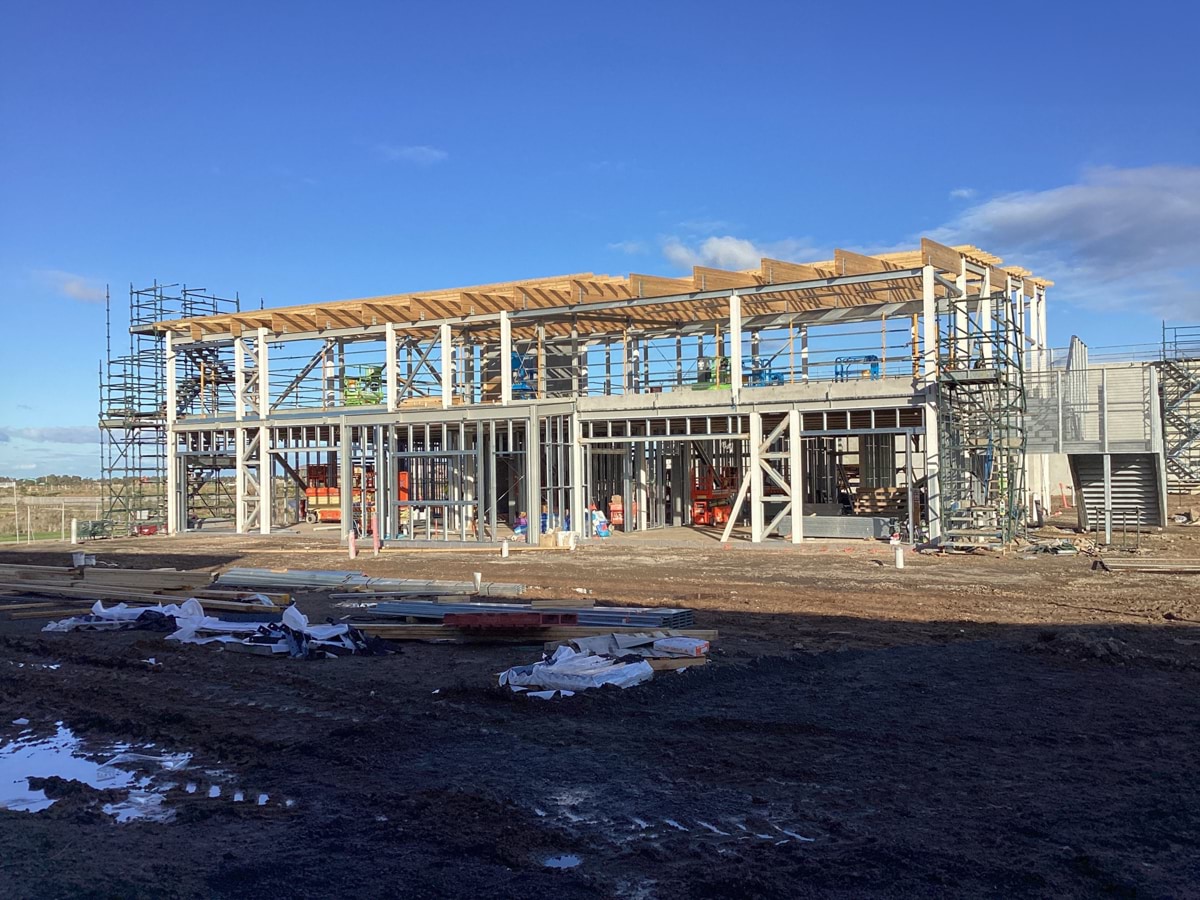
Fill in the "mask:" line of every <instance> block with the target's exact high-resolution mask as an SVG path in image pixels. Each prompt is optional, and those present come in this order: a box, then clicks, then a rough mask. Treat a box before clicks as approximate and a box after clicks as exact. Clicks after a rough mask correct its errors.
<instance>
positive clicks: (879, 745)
mask: <svg viewBox="0 0 1200 900" xmlns="http://www.w3.org/2000/svg"><path fill="white" fill-rule="evenodd" d="M1149 546H1150V549H1151V550H1152V553H1151V554H1150V558H1165V557H1178V558H1200V528H1197V529H1189V528H1178V529H1173V530H1172V531H1171V532H1169V533H1168V534H1167V535H1164V536H1160V537H1155V538H1153V539H1150V540H1149ZM322 548H324V549H322ZM89 549H94V550H96V551H98V552H99V553H101V558H102V559H108V560H111V561H115V562H120V563H122V564H124V565H129V566H135V567H139V568H150V567H154V566H161V565H172V566H179V567H182V568H207V567H217V566H225V565H266V566H273V567H284V566H290V567H293V568H295V567H308V568H322V569H332V568H356V569H361V570H364V571H367V572H368V573H371V574H389V575H395V576H402V577H417V578H427V577H439V578H464V579H467V578H469V577H470V573H471V572H472V571H482V572H483V576H484V578H485V580H497V581H522V582H525V583H527V584H528V585H529V586H530V594H532V595H533V596H545V597H554V596H576V594H575V591H574V589H575V588H583V589H586V590H591V591H593V592H594V596H595V597H596V599H597V600H599V601H601V602H616V603H638V604H650V605H672V606H674V605H687V606H691V607H694V608H695V609H696V610H697V624H698V626H699V627H705V628H708V627H712V628H718V629H720V632H721V637H720V639H719V640H718V642H717V644H716V650H715V651H714V655H713V663H712V665H710V666H708V667H706V668H704V669H693V670H690V671H687V672H686V673H684V674H680V675H675V674H671V675H668V676H665V677H663V676H660V677H658V678H657V679H655V681H653V682H651V683H649V684H647V685H642V686H640V687H637V688H633V689H631V690H628V691H625V692H619V691H614V692H612V693H609V692H601V693H597V694H592V695H578V696H576V697H574V698H570V699H567V700H556V701H552V702H543V701H532V700H528V699H523V698H519V697H513V696H510V695H509V694H507V693H505V692H504V691H501V690H500V689H498V688H497V687H495V673H496V672H498V671H500V670H501V669H503V668H506V667H508V666H509V665H513V664H516V663H521V662H529V661H533V660H534V659H536V658H537V657H538V648H535V647H514V646H511V645H504V646H474V645H472V646H447V645H428V644H405V645H404V646H402V647H400V648H399V652H398V653H396V654H395V655H392V656H385V657H369V658H368V657H361V658H342V659H338V660H325V661H319V662H306V661H292V660H281V659H265V658H259V657H254V656H246V655H239V654H234V653H228V652H220V651H217V650H214V649H212V648H210V647H197V646H183V647H179V646H172V645H170V644H167V643H164V641H163V640H162V637H161V635H157V634H148V633H138V632H130V633H120V634H66V635H63V634H42V633H41V632H40V631H39V629H40V627H41V624H42V623H41V622H38V621H31V620H9V619H7V618H6V617H5V616H0V659H2V660H4V661H5V662H6V663H7V664H4V663H0V743H2V742H4V741H5V740H11V739H12V735H13V731H14V728H15V726H9V725H8V724H7V723H9V722H10V721H12V720H13V719H17V718H27V719H29V720H30V725H29V726H28V727H30V728H32V729H35V730H37V729H42V730H47V731H49V730H53V727H54V723H55V722H59V721H61V722H64V723H66V724H68V725H69V726H70V727H71V728H72V729H74V730H75V731H76V732H77V733H79V734H81V735H86V736H88V737H89V738H90V739H93V740H96V741H136V742H146V741H148V742H154V743H155V744H156V745H158V746H159V747H161V748H163V749H165V750H174V751H187V752H191V753H193V754H195V760H196V764H197V765H199V766H211V767H214V768H215V769H219V770H220V771H222V772H225V773H228V777H229V778H231V779H232V780H233V782H236V784H237V785H238V786H239V787H241V788H243V789H244V790H245V791H246V792H247V793H248V794H250V795H256V794H257V793H259V792H263V793H267V794H269V796H270V797H271V798H272V800H271V802H269V803H267V804H265V805H263V806H257V805H252V804H250V803H233V802H230V800H229V799H228V794H229V791H228V790H226V793H225V795H224V796H223V797H218V798H209V797H207V796H203V792H201V793H198V794H186V793H184V792H183V791H182V790H178V789H177V790H173V791H172V792H171V794H170V795H169V797H168V803H169V804H171V805H172V806H173V807H174V808H175V809H176V810H177V815H176V817H175V820H174V821H173V822H171V823H169V824H155V823H150V822H135V823H130V824H123V825H118V824H114V822H113V821H112V819H111V818H109V817H107V816H105V815H103V814H102V813H100V812H99V808H98V805H99V801H100V800H101V799H103V798H98V797H97V796H95V794H96V792H95V791H92V790H90V789H78V786H77V785H76V786H75V788H76V789H72V786H71V785H70V784H68V785H54V786H53V788H54V790H55V791H56V792H57V794H58V795H59V796H60V797H61V799H59V801H58V802H57V803H56V804H55V805H54V806H53V807H51V808H50V809H49V810H46V811H45V812H41V813H36V814H31V813H22V812H12V811H0V895H2V896H5V897H68V896H69V897H76V896H97V897H164V896H165V897H172V896H178V897H207V896H229V897H240V896H263V895H267V894H287V895H291V896H330V895H349V896H353V895H357V896H395V895H399V896H413V897H426V896H427V897H437V896H464V895H473V896H484V897H528V896H532V895H537V894H542V893H545V894H548V895H553V896H555V897H560V898H561V897H567V898H569V897H597V896H601V897H606V896H622V897H647V898H648V897H664V898H666V897H684V896H687V897H795V896H803V895H811V894H822V895H824V894H839V893H840V894H852V895H884V896H909V895H912V894H923V895H967V894H969V895H980V894H983V895H990V896H1000V895H1012V894H1039V895H1050V894H1053V895H1056V896H1063V895H1065V896H1092V895H1096V894H1105V893H1108V894H1118V895H1125V896H1152V897H1157V896H1164V897H1166V896H1186V895H1195V894H1196V892H1197V890H1198V888H1197V885H1198V884H1200V779H1197V776H1196V772H1197V770H1198V769H1200V750H1198V735H1200V576H1166V575H1113V574H1107V573H1104V572H1097V571H1093V570H1092V560H1091V559H1090V558H1087V557H1083V556H1076V557H1052V556H1045V555H1041V556H1038V557H1037V558H1034V559H1023V558H1021V557H1020V555H1015V556H1009V557H1005V558H998V557H992V556H987V557H982V556H970V557H965V556H957V557H947V558H936V557H924V556H912V555H910V556H909V557H908V560H907V562H908V565H907V567H906V568H905V569H904V570H903V571H897V570H896V569H895V568H893V567H892V565H891V555H890V551H888V550H887V548H886V547H880V546H875V545H865V544H855V545H851V544H835V543H816V542H814V543H811V544H806V545H804V547H803V548H802V549H801V550H799V551H796V550H792V549H790V548H784V549H772V550H761V551H760V550H751V549H747V548H745V547H734V548H732V549H723V548H721V547H720V546H719V545H716V544H713V545H708V546H705V545H698V546H694V547H682V546H673V545H670V544H669V543H662V544H656V543H654V542H652V541H650V542H638V541H635V540H631V539H623V538H616V539H613V540H611V541H609V542H607V543H606V544H605V545H604V546H603V547H601V548H598V549H588V550H581V551H578V552H576V553H574V554H565V553H562V554H560V553H532V552H531V553H524V554H515V555H514V556H513V557H511V558H510V559H508V560H501V559H499V558H498V557H497V556H496V555H495V554H494V553H490V554H478V553H436V554H435V553H425V554H422V553H417V552H404V553H402V552H390V551H389V552H385V553H384V555H383V556H381V557H380V558H379V559H372V558H370V557H365V558H360V559H359V560H358V561H357V562H356V563H355V564H353V565H351V564H350V563H349V562H348V561H347V560H346V559H345V557H344V554H342V553H340V552H332V551H330V550H329V549H328V545H327V544H325V545H322V544H321V543H320V542H319V541H317V540H315V539H313V540H309V539H301V538H294V537H292V538H284V537H281V538H270V539H245V540H239V539H232V540H231V539H229V538H224V537H188V538H178V539H176V538H171V539H166V538H142V539H136V540H127V541H117V542H111V543H106V544H98V545H95V546H94V547H93V548H89ZM40 551H44V552H40ZM62 558H63V555H62V552H61V550H60V549H59V548H57V547H55V548H50V547H42V548H39V547H38V546H37V545H34V546H33V547H30V548H28V552H25V553H21V554H17V553H5V554H0V561H3V562H12V561H29V562H38V563H55V564H59V563H61V561H62ZM301 606H302V608H303V609H304V610H305V611H306V612H307V613H308V614H309V615H310V617H311V618H313V619H318V620H319V619H320V618H322V617H324V616H325V615H327V614H331V613H334V614H340V613H342V612H343V610H337V609H335V608H333V607H332V606H331V604H330V603H329V601H328V600H327V599H324V598H321V597H319V596H305V597H303V598H301ZM150 658H153V659H154V660H155V664H153V665H151V664H149V663H147V662H145V660H147V659H150ZM21 663H23V664H24V665H21ZM53 665H57V666H58V668H48V667H47V666H53ZM284 800H291V801H292V803H291V805H286V804H285V802H283V801H284ZM563 855H573V856H576V857H578V858H579V860H580V863H579V865H577V866H575V867H573V868H566V869H556V868H549V867H547V866H546V865H545V861H546V860H547V859H550V858H554V857H559V856H563Z"/></svg>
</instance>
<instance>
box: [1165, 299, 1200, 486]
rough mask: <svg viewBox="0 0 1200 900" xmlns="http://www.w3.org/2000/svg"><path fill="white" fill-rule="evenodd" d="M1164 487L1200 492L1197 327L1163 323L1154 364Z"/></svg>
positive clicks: (1199, 337)
mask: <svg viewBox="0 0 1200 900" xmlns="http://www.w3.org/2000/svg"><path fill="white" fill-rule="evenodd" d="M1158 371H1159V390H1160V393H1161V401H1162V420H1163V439H1164V450H1165V454H1166V460H1167V464H1166V468H1167V484H1168V487H1169V489H1170V491H1171V492H1172V493H1181V494H1188V493H1196V492H1197V491H1200V326H1196V325H1188V326H1167V324H1166V323H1163V339H1162V357H1161V359H1160V361H1159V364H1158Z"/></svg>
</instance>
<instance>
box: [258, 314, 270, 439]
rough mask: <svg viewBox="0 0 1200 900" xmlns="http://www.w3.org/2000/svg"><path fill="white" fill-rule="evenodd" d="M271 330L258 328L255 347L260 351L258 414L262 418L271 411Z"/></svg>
mask: <svg viewBox="0 0 1200 900" xmlns="http://www.w3.org/2000/svg"><path fill="white" fill-rule="evenodd" d="M268 335H270V331H269V330H268V329H266V328H260V329H258V346H257V347H256V348H255V349H256V350H257V351H258V360H257V368H258V396H257V401H258V416H259V418H260V419H265V418H266V417H267V416H268V415H270V413H271V351H270V345H269V344H268V343H267V338H268Z"/></svg>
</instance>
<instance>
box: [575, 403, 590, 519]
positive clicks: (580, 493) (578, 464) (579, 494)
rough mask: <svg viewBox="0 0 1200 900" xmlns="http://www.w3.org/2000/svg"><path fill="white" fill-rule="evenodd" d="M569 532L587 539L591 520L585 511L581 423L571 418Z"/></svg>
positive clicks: (576, 416)
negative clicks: (577, 533)
mask: <svg viewBox="0 0 1200 900" xmlns="http://www.w3.org/2000/svg"><path fill="white" fill-rule="evenodd" d="M570 421H571V454H570V466H571V470H570V478H571V530H572V531H577V532H579V534H580V536H581V537H587V533H588V529H589V527H590V526H591V523H592V518H591V516H590V515H589V514H588V509H587V490H586V488H587V470H586V469H585V468H584V453H583V423H582V422H580V421H579V416H578V415H573V416H571V419H570Z"/></svg>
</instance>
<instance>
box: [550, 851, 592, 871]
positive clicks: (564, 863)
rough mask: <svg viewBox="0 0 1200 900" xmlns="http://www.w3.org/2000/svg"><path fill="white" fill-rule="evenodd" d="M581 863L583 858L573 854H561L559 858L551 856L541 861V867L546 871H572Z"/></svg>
mask: <svg viewBox="0 0 1200 900" xmlns="http://www.w3.org/2000/svg"><path fill="white" fill-rule="evenodd" d="M581 862H583V857H580V856H576V855H575V854H574V853H563V854H562V855H561V856H551V857H548V858H546V859H544V860H542V865H543V866H545V867H546V868H547V869H573V868H575V867H576V866H577V865H579V864H580V863H581Z"/></svg>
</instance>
